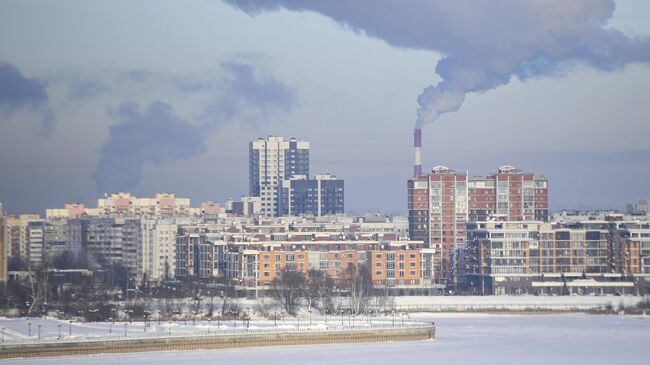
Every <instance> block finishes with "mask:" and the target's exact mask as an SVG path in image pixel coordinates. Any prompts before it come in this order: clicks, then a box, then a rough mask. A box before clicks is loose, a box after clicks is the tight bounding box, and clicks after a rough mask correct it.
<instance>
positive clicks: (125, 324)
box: [124, 322, 128, 337]
mask: <svg viewBox="0 0 650 365" xmlns="http://www.w3.org/2000/svg"><path fill="white" fill-rule="evenodd" d="M127 325H128V323H126V322H124V337H126V336H127V335H126V326H127Z"/></svg>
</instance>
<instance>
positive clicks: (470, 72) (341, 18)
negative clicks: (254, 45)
mask: <svg viewBox="0 0 650 365" xmlns="http://www.w3.org/2000/svg"><path fill="white" fill-rule="evenodd" d="M224 1H225V2H226V3H228V4H231V5H232V6H235V7H237V8H239V9H241V10H243V11H245V12H246V13H248V14H251V15H256V14H258V13H260V12H263V11H275V10H279V9H282V8H285V9H288V10H293V11H313V12H316V13H320V14H322V15H324V16H327V17H329V18H331V19H333V20H335V21H336V22H338V23H340V24H342V25H343V26H345V27H348V28H350V29H352V30H354V31H356V32H359V33H363V34H365V35H368V36H370V37H375V38H379V39H382V40H384V41H386V42H387V43H388V44H390V45H392V46H395V47H403V48H412V49H425V50H433V51H436V52H439V53H441V54H442V59H440V61H439V62H438V64H437V66H436V73H437V74H438V75H439V76H440V77H441V78H442V81H440V82H439V83H438V84H436V85H431V86H429V87H427V88H426V89H424V91H423V92H422V94H421V95H420V96H419V97H418V103H419V104H420V107H419V109H418V113H417V114H418V116H417V125H418V126H422V125H425V124H428V123H431V122H433V121H435V120H436V119H438V118H439V117H440V115H441V114H443V113H448V112H454V111H456V110H458V109H459V108H460V106H461V105H462V103H463V101H464V99H465V95H466V94H467V93H471V92H483V91H486V90H490V89H493V88H496V87H498V86H501V85H505V84H508V83H509V82H510V80H511V79H512V77H513V76H516V77H519V78H521V79H524V80H525V79H528V78H532V77H546V76H556V75H560V74H562V73H563V72H566V71H568V70H570V69H571V68H572V66H574V65H576V64H586V65H589V66H591V67H593V68H595V69H598V70H604V71H610V70H616V69H620V68H622V67H624V66H626V65H627V64H630V63H633V62H649V61H650V41H649V40H648V39H647V38H640V37H629V36H626V35H625V34H623V33H622V32H621V31H619V30H616V29H611V28H607V21H608V20H609V19H610V18H611V16H612V14H613V12H614V8H615V5H614V2H613V0H573V1H568V2H567V1H564V0H552V1H549V0H526V1H525V0H501V1H496V2H495V1H480V0H479V1H473V0H457V1H447V0H411V1H408V2H404V1H396V0H347V1H297V0H224Z"/></svg>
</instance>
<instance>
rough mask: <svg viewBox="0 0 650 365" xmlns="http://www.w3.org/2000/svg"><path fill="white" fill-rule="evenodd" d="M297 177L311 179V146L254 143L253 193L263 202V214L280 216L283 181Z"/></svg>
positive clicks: (276, 139)
mask: <svg viewBox="0 0 650 365" xmlns="http://www.w3.org/2000/svg"><path fill="white" fill-rule="evenodd" d="M294 175H304V176H309V142H307V141H299V140H297V139H295V138H291V139H290V140H288V141H285V140H284V138H282V137H276V136H269V137H267V138H266V139H263V138H260V139H258V140H256V141H253V142H250V145H249V191H250V195H251V196H258V197H260V198H261V200H262V203H261V205H262V206H261V214H262V215H264V216H266V217H277V216H279V215H280V212H279V204H278V195H279V190H280V189H281V188H282V181H284V180H285V179H289V178H291V176H294Z"/></svg>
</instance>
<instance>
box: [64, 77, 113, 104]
mask: <svg viewBox="0 0 650 365" xmlns="http://www.w3.org/2000/svg"><path fill="white" fill-rule="evenodd" d="M106 91H108V87H107V86H106V85H104V84H103V83H102V82H100V81H98V80H90V79H88V80H77V81H74V82H72V83H71V84H70V86H69V88H68V97H69V98H70V99H72V100H77V101H78V100H85V99H92V98H94V97H97V96H99V95H101V94H103V93H105V92H106Z"/></svg>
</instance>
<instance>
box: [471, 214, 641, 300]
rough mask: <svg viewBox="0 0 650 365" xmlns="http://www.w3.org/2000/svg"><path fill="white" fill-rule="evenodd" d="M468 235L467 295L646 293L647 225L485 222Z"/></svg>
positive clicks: (480, 223)
mask: <svg viewBox="0 0 650 365" xmlns="http://www.w3.org/2000/svg"><path fill="white" fill-rule="evenodd" d="M468 230H469V234H468V237H469V238H468V239H469V241H468V244H467V245H466V247H465V249H464V255H463V265H462V266H463V267H464V271H463V274H462V277H463V281H462V282H463V284H462V285H463V289H464V290H465V291H466V292H468V293H472V294H539V295H545V294H546V295H548V294H552V295H568V294H596V295H599V294H608V293H609V294H615V293H619V294H625V293H627V294H637V295H638V294H648V293H650V270H647V269H649V268H650V267H648V266H647V264H648V263H650V222H638V221H637V222H629V221H628V222H625V221H585V222H579V223H570V224H563V223H553V224H551V223H544V222H540V221H488V222H476V223H470V224H468Z"/></svg>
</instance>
